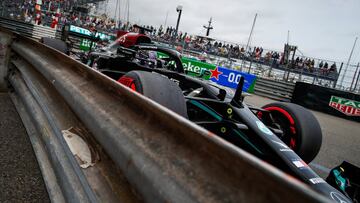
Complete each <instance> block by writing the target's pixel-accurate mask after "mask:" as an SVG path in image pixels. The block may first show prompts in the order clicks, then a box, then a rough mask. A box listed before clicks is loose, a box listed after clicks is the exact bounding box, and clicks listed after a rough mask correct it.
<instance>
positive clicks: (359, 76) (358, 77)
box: [353, 71, 360, 92]
mask: <svg viewBox="0 0 360 203" xmlns="http://www.w3.org/2000/svg"><path fill="white" fill-rule="evenodd" d="M359 79H360V71H359V72H358V75H357V79H356V83H355V86H354V90H353V91H354V92H355V91H356V89H357V86H358V83H359ZM358 92H359V90H358Z"/></svg>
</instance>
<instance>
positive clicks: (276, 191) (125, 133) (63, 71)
mask: <svg viewBox="0 0 360 203" xmlns="http://www.w3.org/2000/svg"><path fill="white" fill-rule="evenodd" d="M0 32H1V34H4V35H8V38H13V39H15V40H14V41H13V42H12V43H11V46H8V47H7V48H6V49H7V50H6V53H7V54H6V56H5V57H9V56H12V57H11V58H10V64H9V65H8V66H7V67H6V66H1V68H9V74H8V76H7V78H8V81H9V84H10V85H11V86H10V88H11V89H13V91H11V96H12V99H13V101H14V103H15V105H16V107H17V109H18V112H19V114H20V116H21V118H22V120H23V122H24V125H25V127H26V129H27V132H28V135H29V137H30V140H31V143H32V145H33V148H34V152H35V154H36V157H37V160H38V163H39V166H40V169H41V171H42V174H43V176H44V180H45V184H46V187H47V189H48V193H49V196H50V199H51V200H52V201H53V202H143V201H145V202H327V201H328V199H326V198H324V197H322V196H320V195H318V194H317V193H315V192H314V191H312V190H310V189H309V187H308V186H306V185H304V184H302V183H300V182H298V181H296V180H294V179H293V178H289V177H288V176H287V175H285V174H284V173H282V172H280V171H279V170H278V169H276V168H274V167H272V166H270V165H268V164H266V163H264V162H262V161H260V160H259V159H257V158H255V157H253V156H252V155H250V154H248V153H246V152H244V151H243V150H241V149H239V148H236V147H234V146H233V145H231V144H229V143H227V142H225V141H223V140H222V139H220V138H218V137H217V136H215V135H213V134H212V133H210V132H208V131H206V130H204V129H203V128H201V127H199V126H197V125H195V124H193V123H191V122H190V121H188V120H186V119H185V118H182V117H180V116H178V115H177V114H175V113H172V112H171V111H169V110H167V109H165V108H164V107H161V106H160V105H158V104H156V103H155V102H153V101H151V100H149V99H147V98H145V97H143V96H142V95H139V94H137V93H135V92H133V91H131V90H129V89H128V88H126V87H124V86H122V85H121V84H119V83H117V82H115V81H113V80H110V79H109V78H108V77H106V76H104V75H102V74H100V73H98V72H96V71H95V70H93V69H90V68H89V67H87V66H85V65H83V64H81V63H80V62H77V61H75V60H73V59H71V58H70V57H68V56H66V55H64V54H62V53H60V52H58V51H56V50H54V49H51V48H49V47H46V46H44V45H42V44H40V43H38V42H36V41H33V40H30V39H28V38H25V37H22V36H19V35H16V34H5V33H4V32H2V31H1V29H0ZM9 49H10V50H9ZM9 52H11V53H9ZM74 149H75V150H74ZM75 152H76V157H77V158H75V155H74V153H75ZM86 152H87V153H86ZM82 153H85V154H87V156H82ZM79 159H80V160H79ZM24 187H26V185H24Z"/></svg>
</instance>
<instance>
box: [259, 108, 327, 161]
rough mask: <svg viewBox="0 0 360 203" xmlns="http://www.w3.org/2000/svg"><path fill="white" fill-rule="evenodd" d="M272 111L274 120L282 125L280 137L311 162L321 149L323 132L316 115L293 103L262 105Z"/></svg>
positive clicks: (305, 159)
mask: <svg viewBox="0 0 360 203" xmlns="http://www.w3.org/2000/svg"><path fill="white" fill-rule="evenodd" d="M262 108H263V109H264V110H267V111H269V112H270V114H271V117H272V118H273V121H274V122H275V123H276V124H278V126H280V128H281V130H282V131H283V135H282V136H281V137H280V139H281V140H282V141H283V142H284V143H285V144H287V145H288V146H289V147H290V148H291V149H293V150H294V151H295V153H297V154H298V155H299V156H300V157H301V158H302V159H303V160H304V161H305V162H306V163H310V162H311V161H312V160H313V159H314V158H315V157H316V155H317V154H318V153H319V151H320V147H321V143H322V132H321V128H320V124H319V122H318V120H317V119H316V118H315V116H314V115H313V114H312V113H311V112H310V111H309V110H307V109H306V108H304V107H302V106H299V105H297V104H292V103H281V102H276V103H271V104H267V105H265V106H263V107H262Z"/></svg>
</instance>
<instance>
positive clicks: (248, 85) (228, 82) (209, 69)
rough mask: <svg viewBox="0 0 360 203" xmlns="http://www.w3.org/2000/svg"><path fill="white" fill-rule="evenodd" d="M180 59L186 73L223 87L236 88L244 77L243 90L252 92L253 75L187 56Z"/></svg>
mask: <svg viewBox="0 0 360 203" xmlns="http://www.w3.org/2000/svg"><path fill="white" fill-rule="evenodd" d="M158 57H159V58H161V57H164V55H163V54H161V53H158ZM181 61H182V63H183V66H184V69H185V70H187V74H188V75H190V76H194V77H197V78H203V79H205V80H210V81H212V82H215V83H217V84H219V85H222V86H225V87H229V88H233V89H236V87H237V85H238V84H239V81H240V78H241V77H244V78H245V82H244V87H243V91H244V92H248V93H254V88H255V83H256V79H257V77H256V76H255V75H252V74H248V73H244V72H240V71H236V70H231V69H228V68H225V67H220V66H216V65H213V64H209V63H205V62H201V61H198V60H195V59H191V58H188V57H182V58H181Z"/></svg>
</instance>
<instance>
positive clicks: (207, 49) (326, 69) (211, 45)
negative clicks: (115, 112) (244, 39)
mask: <svg viewBox="0 0 360 203" xmlns="http://www.w3.org/2000/svg"><path fill="white" fill-rule="evenodd" d="M1 5H2V8H1V14H2V15H3V16H6V17H10V18H13V19H17V20H23V21H25V22H28V23H34V24H38V25H44V26H49V27H52V28H61V26H63V25H65V24H67V23H70V24H72V25H76V26H80V27H84V28H87V29H89V30H98V31H107V32H114V31H116V30H123V31H134V28H133V27H132V26H131V25H130V24H127V23H121V22H119V21H116V20H114V19H111V18H109V17H107V16H106V15H105V14H104V15H101V16H91V15H87V14H84V13H80V12H75V11H73V8H72V5H74V0H43V1H42V5H41V6H39V7H38V8H37V7H36V0H11V1H10V0H3V2H2V4H1ZM144 27H146V28H148V29H149V30H152V31H151V32H150V33H148V34H149V35H150V36H151V38H152V39H153V40H155V41H158V42H163V43H167V44H173V45H175V46H176V47H177V49H178V50H179V51H182V50H190V51H195V52H198V53H206V54H211V55H216V56H221V57H226V58H235V59H245V60H248V61H253V62H257V63H263V64H266V65H270V66H273V67H275V68H281V67H282V68H285V67H286V68H291V69H294V70H298V71H306V72H310V73H317V74H322V75H331V74H332V75H334V74H335V75H336V74H337V67H336V63H333V64H332V65H329V64H328V62H326V61H319V60H317V61H315V60H314V59H311V58H306V57H296V59H295V60H290V61H287V60H285V57H284V54H283V53H281V52H277V51H266V50H264V49H263V48H262V47H246V46H244V45H240V44H236V43H227V42H223V41H219V40H215V39H212V38H209V37H203V36H192V35H189V34H188V33H186V32H181V31H179V32H178V34H177V32H176V29H175V28H173V27H166V29H165V28H164V27H163V26H160V27H159V28H155V27H153V26H144Z"/></svg>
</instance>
